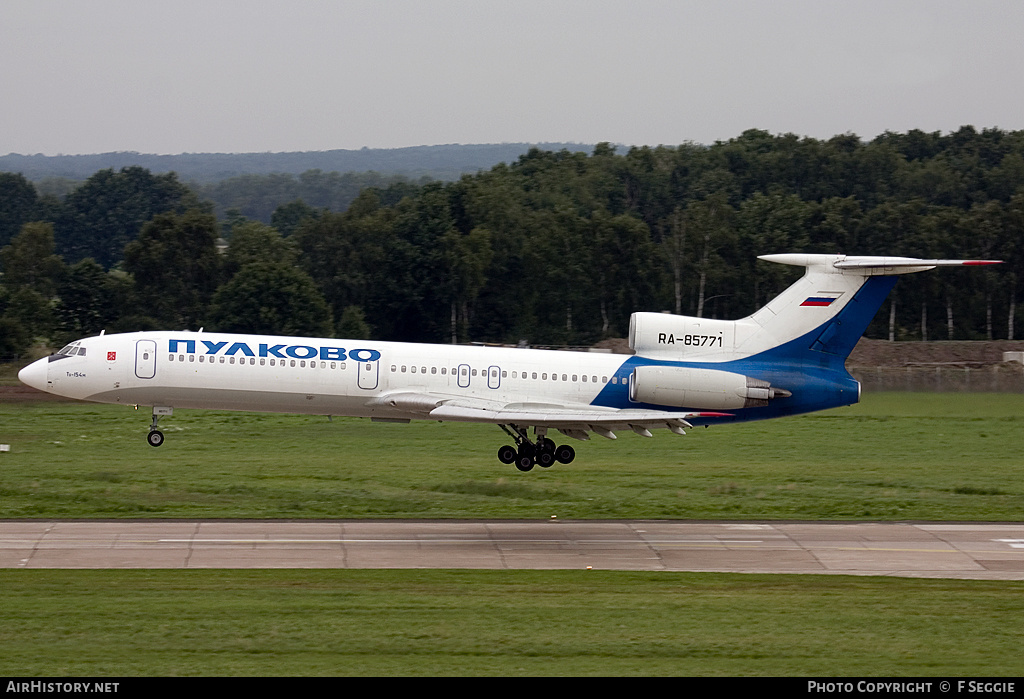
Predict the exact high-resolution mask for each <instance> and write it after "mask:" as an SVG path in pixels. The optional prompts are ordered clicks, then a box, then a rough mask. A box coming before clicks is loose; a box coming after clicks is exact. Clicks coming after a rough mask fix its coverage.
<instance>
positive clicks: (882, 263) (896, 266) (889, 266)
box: [758, 253, 1002, 276]
mask: <svg viewBox="0 0 1024 699" xmlns="http://www.w3.org/2000/svg"><path fill="white" fill-rule="evenodd" d="M758 259H759V260H764V261H765V262H775V263H778V264H782V265H794V266H796V267H809V268H819V269H824V270H828V268H833V269H836V270H844V271H849V272H853V273H857V272H860V273H861V274H864V275H871V276H876V275H894V274H910V273H912V272H924V271H926V270H929V269H934V268H936V267H977V266H982V265H998V264H1002V260H925V259H919V258H916V257H882V256H874V255H817V254H802V253H784V254H781V255H760V256H759V257H758Z"/></svg>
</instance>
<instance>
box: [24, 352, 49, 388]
mask: <svg viewBox="0 0 1024 699" xmlns="http://www.w3.org/2000/svg"><path fill="white" fill-rule="evenodd" d="M49 362H50V360H49V358H44V359H39V360H37V361H34V362H32V363H31V364H29V365H28V366H27V367H25V368H24V369H22V370H21V371H19V372H18V379H19V380H20V381H21V382H22V383H23V384H25V385H26V386H31V387H32V388H38V389H39V390H40V391H45V390H46V389H47V385H46V367H47V364H49Z"/></svg>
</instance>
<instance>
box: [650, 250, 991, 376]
mask: <svg viewBox="0 0 1024 699" xmlns="http://www.w3.org/2000/svg"><path fill="white" fill-rule="evenodd" d="M759 259H762V260H765V261H767V262H776V263H779V264H786V265H795V266H799V267H804V268H805V269H806V272H805V273H804V276H803V277H801V278H800V279H799V280H797V281H796V282H795V283H794V284H792V285H791V286H790V287H789V288H788V289H786V290H785V291H783V292H782V293H781V294H779V295H778V296H777V297H775V298H774V299H772V300H771V301H770V302H769V303H768V304H767V305H765V306H764V307H763V308H761V309H759V310H758V311H757V312H756V313H754V314H753V315H750V316H747V317H746V318H743V319H740V320H735V321H726V320H709V319H706V318H690V317H685V316H673V315H666V314H659V313H635V314H633V319H632V321H631V323H630V346H631V347H633V349H634V350H635V351H636V353H637V354H638V355H641V356H647V357H652V358H658V359H672V360H677V361H701V362H728V361H734V360H738V359H744V358H747V357H752V356H754V355H758V354H761V353H763V352H767V351H769V350H777V349H781V348H782V347H783V346H785V345H789V343H795V344H794V345H792V346H790V347H791V349H793V350H795V351H797V352H799V353H801V354H803V353H804V352H805V351H807V350H813V351H816V352H820V353H823V354H824V355H828V356H830V357H832V358H833V359H840V361H841V360H843V359H845V358H846V357H847V356H848V355H849V354H850V352H851V351H852V350H853V348H854V346H855V345H856V344H857V342H858V340H860V337H861V336H862V335H863V334H864V331H865V330H866V329H867V326H868V324H869V323H870V322H871V320H872V319H873V318H874V316H875V313H877V312H878V309H879V308H880V307H881V305H882V302H883V301H885V297H886V296H887V295H888V294H889V291H890V290H891V289H892V287H893V285H894V284H895V283H896V278H895V277H896V275H900V274H909V273H912V272H921V271H924V270H929V269H932V268H934V267H940V266H943V267H945V266H973V265H989V264H999V261H997V260H922V259H915V258H909V257H868V256H846V255H818V254H783V255H762V256H761V257H760V258H759ZM776 356H778V355H776ZM780 358H781V357H780ZM823 359H824V357H823Z"/></svg>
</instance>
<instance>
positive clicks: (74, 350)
mask: <svg viewBox="0 0 1024 699" xmlns="http://www.w3.org/2000/svg"><path fill="white" fill-rule="evenodd" d="M57 354H63V355H67V356H69V357H74V356H75V355H78V356H79V357H84V356H85V348H84V347H82V346H81V342H77V341H76V342H72V343H71V344H69V345H64V347H62V348H61V350H60V351H59V352H57Z"/></svg>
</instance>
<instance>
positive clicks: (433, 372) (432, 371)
mask: <svg viewBox="0 0 1024 699" xmlns="http://www.w3.org/2000/svg"><path fill="white" fill-rule="evenodd" d="M430 373H431V374H436V373H437V367H436V366H432V367H430Z"/></svg>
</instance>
